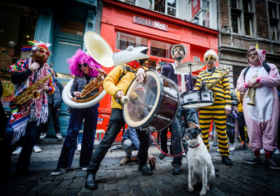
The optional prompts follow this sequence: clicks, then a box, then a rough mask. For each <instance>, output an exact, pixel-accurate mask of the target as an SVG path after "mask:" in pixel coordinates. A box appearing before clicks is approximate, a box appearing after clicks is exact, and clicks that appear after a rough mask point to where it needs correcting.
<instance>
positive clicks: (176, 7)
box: [165, 0, 179, 18]
mask: <svg viewBox="0 0 280 196" xmlns="http://www.w3.org/2000/svg"><path fill="white" fill-rule="evenodd" d="M167 1H168V0H165V7H166V9H165V14H166V15H168V16H172V15H169V14H168V11H167V8H168V3H167ZM175 1H176V6H175V8H173V7H171V8H173V9H175V11H176V14H175V16H173V17H176V18H177V17H178V2H179V0H175ZM169 7H170V6H169Z"/></svg>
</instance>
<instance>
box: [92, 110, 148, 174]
mask: <svg viewBox="0 0 280 196" xmlns="http://www.w3.org/2000/svg"><path fill="white" fill-rule="evenodd" d="M123 125H124V118H123V114H122V110H121V109H117V108H113V109H112V113H111V116H110V120H109V126H108V129H107V130H106V133H105V135H104V137H103V139H102V140H101V142H100V144H99V145H98V147H97V148H96V150H95V151H94V153H93V155H92V157H91V160H90V165H89V167H88V169H87V170H88V171H89V172H93V173H96V172H97V170H98V168H99V166H100V163H101V161H102V160H103V159H104V157H105V155H106V153H107V151H108V150H109V148H110V147H111V146H112V144H113V142H114V141H115V139H116V137H117V135H118V134H119V132H120V131H121V128H122V127H123ZM136 131H137V134H138V137H139V141H140V146H139V152H138V155H139V156H138V157H139V166H143V165H146V163H147V158H148V149H149V139H150V136H149V134H148V133H147V132H146V131H140V130H136Z"/></svg>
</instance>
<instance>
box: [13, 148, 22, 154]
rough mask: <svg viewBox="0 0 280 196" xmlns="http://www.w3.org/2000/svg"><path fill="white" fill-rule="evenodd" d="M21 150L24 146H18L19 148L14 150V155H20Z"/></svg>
mask: <svg viewBox="0 0 280 196" xmlns="http://www.w3.org/2000/svg"><path fill="white" fill-rule="evenodd" d="M21 150H22V147H20V146H19V147H17V149H16V150H15V151H14V152H13V155H18V154H20V152H21Z"/></svg>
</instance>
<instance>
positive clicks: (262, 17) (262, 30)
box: [255, 1, 269, 39]
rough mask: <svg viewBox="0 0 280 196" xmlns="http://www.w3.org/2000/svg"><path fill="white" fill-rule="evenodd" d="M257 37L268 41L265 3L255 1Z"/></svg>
mask: <svg viewBox="0 0 280 196" xmlns="http://www.w3.org/2000/svg"><path fill="white" fill-rule="evenodd" d="M255 6H256V7H255V9H256V19H257V29H258V37H261V38H265V39H269V30H268V19H267V12H266V1H261V2H260V1H255Z"/></svg>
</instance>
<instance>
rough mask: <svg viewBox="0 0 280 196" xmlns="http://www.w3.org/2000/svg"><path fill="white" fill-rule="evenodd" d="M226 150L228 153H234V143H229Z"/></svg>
mask: <svg viewBox="0 0 280 196" xmlns="http://www.w3.org/2000/svg"><path fill="white" fill-rule="evenodd" d="M228 149H229V150H230V151H234V150H235V143H230V144H229V148H228Z"/></svg>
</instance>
